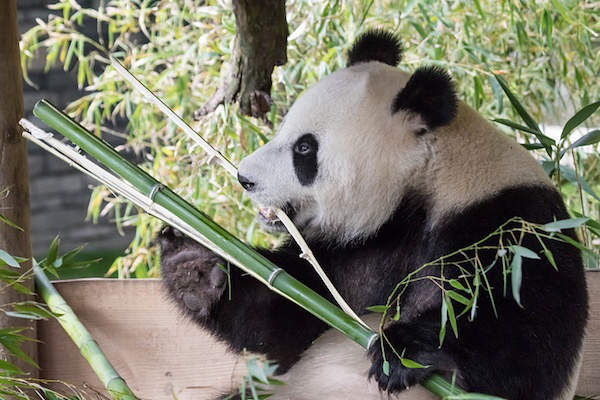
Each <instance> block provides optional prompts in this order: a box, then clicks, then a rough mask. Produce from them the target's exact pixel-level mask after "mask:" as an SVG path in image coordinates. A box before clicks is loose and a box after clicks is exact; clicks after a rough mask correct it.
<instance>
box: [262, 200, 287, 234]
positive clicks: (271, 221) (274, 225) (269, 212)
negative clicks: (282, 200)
mask: <svg viewBox="0 0 600 400" xmlns="http://www.w3.org/2000/svg"><path fill="white" fill-rule="evenodd" d="M281 209H282V210H283V211H284V212H285V213H286V214H287V215H288V216H289V217H290V218H292V219H293V218H294V214H295V211H294V208H293V207H292V206H290V205H289V204H286V205H285V206H283V207H281ZM256 219H257V220H258V222H259V223H260V224H261V225H262V227H263V228H264V229H265V230H267V231H269V232H286V231H287V229H286V228H285V225H284V224H283V222H281V220H280V219H279V218H277V215H276V213H275V209H274V208H273V207H260V208H259V211H258V214H257V215H256Z"/></svg>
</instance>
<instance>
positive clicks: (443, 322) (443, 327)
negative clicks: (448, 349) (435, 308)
mask: <svg viewBox="0 0 600 400" xmlns="http://www.w3.org/2000/svg"><path fill="white" fill-rule="evenodd" d="M441 311H442V318H441V323H440V325H441V328H440V333H439V339H440V347H442V344H443V343H444V338H445V337H446V323H447V322H448V305H447V304H446V296H442V310H441Z"/></svg>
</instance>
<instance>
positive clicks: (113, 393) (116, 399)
mask: <svg viewBox="0 0 600 400" xmlns="http://www.w3.org/2000/svg"><path fill="white" fill-rule="evenodd" d="M33 272H34V274H35V284H36V288H37V291H38V293H39V294H40V296H41V297H42V299H44V301H45V302H46V304H48V308H49V309H50V311H52V312H53V313H55V314H56V315H57V316H56V319H57V320H58V322H59V323H60V325H61V326H62V327H63V329H64V330H65V332H67V334H68V335H69V336H70V337H71V339H72V340H73V342H74V343H75V345H76V346H77V348H79V351H80V352H81V355H82V356H83V358H85V359H86V360H87V362H88V363H89V365H90V367H92V369H93V370H94V372H95V373H96V375H97V376H98V378H100V381H101V382H102V384H103V385H104V387H105V388H106V390H107V391H108V394H109V395H110V397H111V398H112V399H113V400H137V397H135V395H134V394H133V392H132V391H131V389H129V387H128V386H127V383H126V382H125V380H124V379H123V378H121V376H120V375H119V374H118V373H117V371H115V369H114V368H113V366H112V365H111V364H110V362H109V361H108V360H107V359H106V357H105V356H104V353H102V350H101V349H100V347H99V346H98V343H96V342H95V341H94V338H93V337H92V335H90V333H89V332H88V330H87V329H86V328H85V326H84V325H83V324H82V323H81V321H79V319H78V318H77V315H75V313H74V312H73V309H72V308H71V307H69V305H68V304H67V302H66V301H65V300H64V299H63V298H62V296H61V295H60V293H58V291H57V290H56V289H55V288H54V286H53V285H52V283H50V280H49V279H48V277H47V276H46V274H45V273H44V271H43V270H42V268H40V267H39V265H38V264H37V263H36V262H34V265H33Z"/></svg>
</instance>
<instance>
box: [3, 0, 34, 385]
mask: <svg viewBox="0 0 600 400" xmlns="http://www.w3.org/2000/svg"><path fill="white" fill-rule="evenodd" d="M0 38H2V39H1V40H0V214H2V215H4V216H5V217H6V218H8V219H9V220H10V221H12V222H14V223H15V224H17V225H18V226H20V227H21V228H23V231H19V230H17V229H15V228H12V227H10V226H8V225H6V224H4V223H2V222H0V249H2V250H5V251H7V252H8V253H9V254H11V255H14V256H19V257H25V258H31V242H30V238H29V184H28V175H27V147H26V144H25V140H24V139H23V138H22V137H21V128H20V127H19V124H18V123H19V120H20V119H21V117H22V115H23V87H22V83H21V80H22V78H21V66H20V56H19V33H18V30H17V3H16V0H1V1H0ZM30 267H31V263H23V264H21V272H25V271H26V270H27V269H29V268H30ZM23 284H24V285H25V286H27V287H29V288H33V279H29V280H27V281H26V282H23ZM24 300H31V298H28V296H26V295H23V294H20V293H18V292H16V291H15V290H12V289H6V290H3V291H0V305H3V304H7V303H12V302H17V301H24ZM9 326H10V327H26V328H28V329H27V330H26V331H25V332H24V334H26V335H30V336H32V337H35V333H36V332H35V323H34V321H31V320H26V319H22V318H10V317H7V316H6V315H4V313H0V328H6V327H9ZM23 350H24V351H25V352H26V353H27V354H28V355H29V356H30V357H31V358H32V359H34V360H35V359H36V353H37V343H35V342H27V343H25V345H24V346H23ZM0 357H1V358H3V359H7V358H8V355H7V353H6V352H5V351H4V348H3V347H2V346H0ZM16 364H17V365H19V366H20V367H21V368H22V369H23V370H24V371H26V372H29V373H30V374H31V376H34V377H35V376H37V371H36V370H35V369H33V367H31V366H29V365H26V364H23V363H21V362H16Z"/></svg>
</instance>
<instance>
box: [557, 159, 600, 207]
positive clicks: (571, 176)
mask: <svg viewBox="0 0 600 400" xmlns="http://www.w3.org/2000/svg"><path fill="white" fill-rule="evenodd" d="M551 163H552V162H551ZM552 164H553V163H552ZM560 174H561V176H563V177H564V178H565V179H567V180H568V181H569V182H571V183H572V184H574V185H581V188H582V189H583V191H584V192H586V193H587V194H589V195H590V196H592V197H593V198H594V199H596V200H598V201H600V197H598V195H597V194H596V192H595V191H594V189H592V187H591V186H590V184H589V183H588V182H587V181H586V180H585V179H584V178H583V177H582V176H581V175H577V173H576V172H575V170H574V169H573V168H571V167H569V166H566V165H561V166H560Z"/></svg>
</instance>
